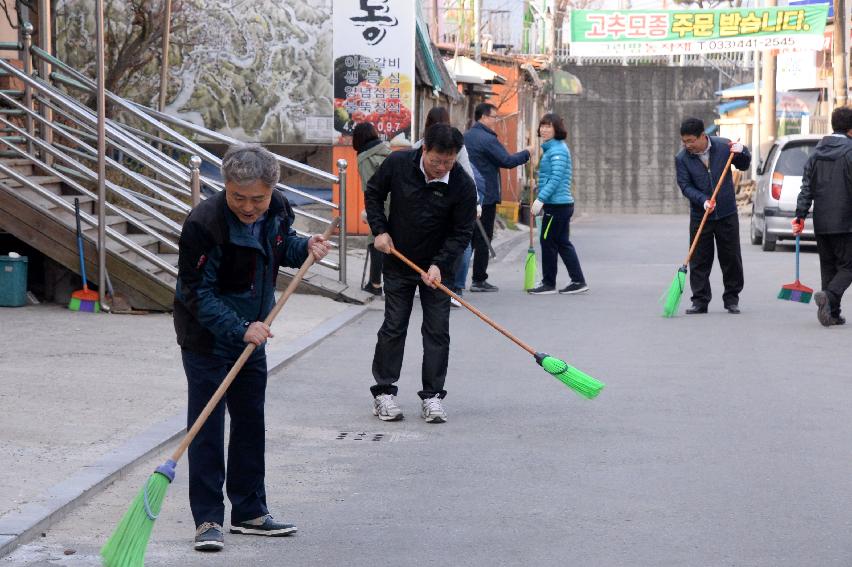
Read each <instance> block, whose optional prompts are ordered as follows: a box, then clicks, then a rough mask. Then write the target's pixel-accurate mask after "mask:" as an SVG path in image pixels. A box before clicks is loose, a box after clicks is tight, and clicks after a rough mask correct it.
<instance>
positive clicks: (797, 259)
mask: <svg viewBox="0 0 852 567" xmlns="http://www.w3.org/2000/svg"><path fill="white" fill-rule="evenodd" d="M799 240H801V236H800V235H798V234H797V235H796V283H799Z"/></svg>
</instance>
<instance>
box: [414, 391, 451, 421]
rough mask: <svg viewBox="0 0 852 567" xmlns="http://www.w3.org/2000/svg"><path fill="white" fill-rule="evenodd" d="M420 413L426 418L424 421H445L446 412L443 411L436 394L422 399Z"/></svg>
mask: <svg viewBox="0 0 852 567" xmlns="http://www.w3.org/2000/svg"><path fill="white" fill-rule="evenodd" d="M420 415H421V417H422V418H423V419H425V420H426V423H444V422H445V421H447V412H445V411H444V406H443V404H442V403H441V398H439V397H438V396H435V397H434V398H426V399H425V400H423V410H422V411H421V412H420Z"/></svg>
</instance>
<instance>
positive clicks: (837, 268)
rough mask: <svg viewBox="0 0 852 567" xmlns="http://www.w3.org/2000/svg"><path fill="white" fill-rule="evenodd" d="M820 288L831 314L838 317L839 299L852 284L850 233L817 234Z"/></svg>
mask: <svg viewBox="0 0 852 567" xmlns="http://www.w3.org/2000/svg"><path fill="white" fill-rule="evenodd" d="M816 241H817V251H818V252H819V270H820V273H821V275H822V289H823V291H824V292H825V294H826V295H827V296H828V304H829V306H830V307H831V315H832V316H834V317H840V300H841V299H842V298H843V292H845V291H846V288H848V287H849V285H850V284H852V234H850V233H847V234H817V235H816Z"/></svg>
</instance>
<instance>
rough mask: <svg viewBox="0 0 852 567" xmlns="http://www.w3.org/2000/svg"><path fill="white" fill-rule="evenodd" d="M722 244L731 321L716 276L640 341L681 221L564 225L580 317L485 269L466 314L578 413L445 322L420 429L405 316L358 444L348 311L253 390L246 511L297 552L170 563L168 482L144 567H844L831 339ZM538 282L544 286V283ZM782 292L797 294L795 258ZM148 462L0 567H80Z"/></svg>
mask: <svg viewBox="0 0 852 567" xmlns="http://www.w3.org/2000/svg"><path fill="white" fill-rule="evenodd" d="M742 225H743V227H742V234H743V243H744V244H743V255H744V262H745V268H746V288H745V291H744V293H743V294H742V297H741V301H740V305H741V307H742V310H743V313H742V314H741V315H730V314H728V313H727V312H725V311H724V310H723V309H722V305H721V283H720V277H719V272H718V266H717V267H715V268H714V272H713V284H714V293H715V294H716V297H715V298H714V301H713V302H712V303H711V305H710V311H711V312H710V313H709V314H707V315H699V316H685V315H682V314H681V315H680V316H678V317H676V318H674V319H663V318H662V317H661V307H660V305H659V304H658V299H659V297H660V295H661V294H662V293H663V291H664V290H665V289H666V288H667V286H668V284H669V282H670V281H671V278H672V277H673V276H674V273H675V271H676V269H677V267H678V265H679V264H680V262H682V259H683V256H684V255H685V252H686V249H687V236H688V222H687V219H686V216H685V215H684V216H682V217H675V216H597V215H595V216H589V217H583V218H580V219H578V220H577V222H576V223H574V224H573V225H572V228H573V239H574V241H575V243H576V245H577V247H578V250H579V253H580V259H581V262H582V264H583V268H584V270H585V272H586V276H587V280H588V283H589V285H590V287H591V291H590V292H589V293H587V294H584V295H579V296H560V295H552V296H539V297H532V296H527V295H526V294H525V293H523V292H522V291H521V289H520V287H521V284H522V282H523V274H522V270H523V258H524V256H525V254H526V244H524V243H523V242H521V243H520V244H519V245H518V247H517V248H515V249H513V250H511V251H510V252H509V253H508V254H507V255H506V256H504V257H503V258H502V259H501V260H500V261H499V262H497V263H496V264H494V265H493V268H492V270H491V273H492V276H491V280H492V281H493V282H494V283H496V284H498V285H499V286H500V287H501V291H500V292H499V293H496V294H468V295H467V297H469V298H470V299H471V300H472V301H473V302H474V303H475V304H476V305H477V307H479V308H480V309H482V310H483V311H484V312H485V313H487V314H489V315H490V316H492V317H493V318H494V319H495V320H497V321H498V322H501V323H502V324H504V325H505V326H506V327H508V328H509V329H510V330H511V331H513V332H514V333H516V334H517V335H518V336H519V337H520V338H521V339H523V340H524V341H526V342H528V343H530V344H532V345H533V346H534V347H535V348H537V349H540V350H544V351H548V352H550V353H552V354H554V355H557V356H560V357H562V358H564V359H566V360H568V361H569V362H570V363H571V364H573V365H575V366H577V367H579V368H581V369H583V370H585V371H587V372H589V373H590V374H592V375H594V376H596V377H598V378H599V379H601V380H603V381H604V382H606V384H607V387H606V389H605V390H604V391H603V393H602V394H601V395H600V397H599V398H597V399H596V400H593V401H589V400H585V399H583V398H581V397H579V396H578V395H576V394H575V393H573V392H572V391H570V390H569V389H567V388H566V387H565V386H563V385H562V384H561V383H559V382H558V381H556V380H554V379H553V378H551V377H550V376H548V375H547V374H546V373H544V372H543V371H542V370H541V369H540V368H539V367H538V366H537V365H536V364H535V362H534V361H533V359H532V358H531V357H530V356H529V355H527V354H526V353H525V352H524V351H523V350H521V349H520V348H518V347H517V346H515V345H514V344H512V343H511V342H509V341H508V340H507V339H505V338H504V337H502V336H501V335H499V334H497V333H496V332H495V331H493V330H491V329H490V328H489V327H486V326H485V325H484V324H483V323H481V322H480V321H479V320H478V319H476V318H475V317H474V316H473V315H471V314H470V313H467V312H464V311H454V312H453V314H452V351H451V361H450V371H449V376H448V379H447V389H448V391H449V395H448V397H447V399H446V407H447V411H448V413H449V421H448V423H446V424H442V425H429V424H426V423H424V422H423V421H422V420H421V419H420V417H419V401H418V399H417V397H416V391H417V390H418V387H419V368H420V353H421V350H420V346H419V344H420V339H419V332H418V330H419V323H420V316H419V310H418V311H417V312H416V313H415V315H414V317H413V318H412V323H411V329H412V331H413V332H412V333H411V334H410V335H409V341H408V345H407V352H406V361H405V367H404V372H403V374H404V375H403V378H402V379H401V381H400V402H401V404H402V407H403V410H404V411H405V413H406V419H405V420H404V421H402V422H398V423H383V422H380V421H378V420H376V419H375V418H374V417H373V416H372V414H371V412H370V396H369V391H368V387H369V385H370V384H371V375H370V362H371V358H372V352H373V347H374V344H375V333H376V331H377V330H378V327H379V325H380V324H381V312H380V311H370V312H369V313H368V314H367V315H366V316H365V317H363V318H362V319H360V320H359V321H357V322H356V323H354V324H352V325H350V326H349V327H347V328H345V329H343V330H341V331H339V332H338V333H337V334H335V335H334V336H332V337H330V338H329V339H327V340H326V341H325V342H323V343H322V344H321V345H320V346H319V347H318V348H316V349H315V350H313V351H311V352H310V353H308V354H306V355H305V356H304V357H302V358H301V359H299V360H298V361H296V362H295V363H294V364H292V365H291V366H289V367H287V368H285V369H284V370H283V372H281V373H279V375H277V376H275V377H274V380H272V381H271V383H270V386H269V391H268V401H267V408H268V410H267V411H268V419H267V421H268V438H267V439H268V441H267V453H268V462H267V476H268V478H267V487H268V493H269V501H270V507H271V508H272V510H273V512H275V513H276V515H277V516H278V517H279V518H281V519H284V520H287V521H293V522H295V523H297V524H298V526H299V528H300V532H299V534H298V535H296V536H294V537H291V538H286V539H263V538H252V537H250V536H234V535H230V534H228V535H226V549H225V551H224V552H222V553H220V554H217V555H202V554H199V553H196V552H193V551H192V550H191V538H192V535H193V529H192V521H191V517H190V515H189V512H188V505H187V497H186V493H187V486H186V474H185V472H186V464H185V462H183V463H181V465H180V466H179V468H178V475H179V476H178V479H177V480H176V481H175V483H174V485H173V486H172V488H171V491H170V494H169V495H168V497H167V499H166V504H165V510H164V512H163V514H162V516H161V519H160V520H158V522H157V525H156V526H155V529H154V534H153V537H152V542H151V544H150V547H149V553H148V556H147V559H146V565H150V566H166V565H189V566H211V565H216V566H219V565H290V566H309V565H317V566H319V565H322V566H367V565H395V566H409V565H410V566H415V565H416V566H422V565H447V566H462V565H464V566H466V567H474V566H482V567H486V566H487V567H494V566H504V565H505V566H516V565H519V566H526V565H535V566H566V565H570V566H595V567H620V566H654V567H657V566H707V567H718V566H750V567H757V566H760V567H778V566H790V567H803V566H820V567H821V566H833V565H852V530H850V527H851V525H852V511H850V506H849V501H850V495H852V474H850V456H849V452H850V451H849V448H850V441H852V420H850V419H849V408H850V407H852V375H850V371H849V369H850V366H852V349H850V343H852V340H850V339H852V328H850V326H847V327H833V328H829V329H825V328H823V327H821V326H820V325H819V324H818V322H817V320H816V315H815V313H816V308H815V306H814V305H813V303H812V304H810V305H802V304H794V303H791V302H784V301H779V300H777V299H775V296H776V294H777V293H778V290H779V289H780V287H781V285H782V284H784V283H789V282H790V281H791V280H792V279H793V254H792V252H791V250H792V248H790V247H785V246H783V245H782V246H779V250H778V251H776V252H773V253H766V252H761V251H760V250H759V249H758V247H753V246H750V245H748V244H747V240H746V228H747V219H746V220H744V221H743V222H742ZM559 277H560V279H559V282H558V283H559V285H560V286H562V285H565V284H566V283H567V276H566V275H565V271H564V267H562V266H560V274H559ZM802 279H803V281H804V282H805V283H806V284H809V285H811V286H812V287H818V267H817V258H816V254H814V253H813V251H812V249H806V252H805V253H804V254H803V275H802ZM688 299H689V298H688V296H686V297H685V298H684V301H683V304H682V306H681V313H682V311H683V309H684V308H685V307H686V306H687V305H688V303H689V301H688ZM848 301H850V302H852V299H848ZM344 433H345V434H346V435H342V434H344ZM163 458H165V456H163V457H159V458H157V459H155V460H152V461H151V463H149V464H147V465H145V466H144V467H140V468H139V470H137V471H135V472H134V473H132V474H130V475H129V476H128V478H127V479H125V480H123V481H120V482H117V483H116V484H114V485H113V486H111V487H110V488H109V489H107V490H106V491H105V492H104V493H103V494H101V495H99V496H97V497H96V498H95V499H93V501H92V502H91V503H90V504H88V505H86V506H84V507H82V508H80V509H79V510H77V511H75V512H74V513H73V514H72V515H71V516H70V517H69V518H67V519H66V520H64V521H62V522H61V523H60V524H58V525H57V526H56V527H55V528H53V529H51V531H50V532H48V533H47V534H46V537H44V538H42V539H41V540H39V541H38V542H35V543H33V544H30V545H28V546H25V547H24V548H21V549H19V550H18V551H16V552H15V554H13V555H12V556H10V557H8V558H5V559H4V560H2V561H0V565H3V566H5V565H26V566H36V565H39V566H47V565H51V566H52V565H97V564H98V562H97V560H96V553H97V549H98V547H99V545H100V544H101V543H103V541H104V540H105V538H106V537H107V535H108V534H109V533H110V532H111V530H112V528H113V527H114V526H115V524H116V522H117V521H118V519H119V517H120V516H121V514H122V513H123V511H124V509H125V508H126V506H127V505H128V503H129V502H130V500H131V499H132V497H133V495H134V494H135V492H136V490H138V487H140V486H141V485H142V482H143V481H144V478H145V476H146V475H147V473H148V471H150V469H151V468H152V467H153V466H155V465H156V464H158V463H159V462H160V461H162V460H163ZM65 549H68V550H73V551H74V552H75V553H74V554H73V555H67V556H66V555H63V551H64V550H65Z"/></svg>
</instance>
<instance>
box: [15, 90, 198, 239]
mask: <svg viewBox="0 0 852 567" xmlns="http://www.w3.org/2000/svg"><path fill="white" fill-rule="evenodd" d="M0 99H2V100H5V101H6V102H7V103H11V104H15V105H18V106H21V108H23V106H22V105H20V104H19V103H18V102H17V101H14V100H12V99H10V98H9V97H7V96H6V95H4V94H2V93H0ZM23 110H24V111H25V112H27V113H28V114H30V113H31V114H32V117H33V118H35V119H36V120H38V121H40V122H42V123H43V124H44V125H45V126H47V127H48V128H52V129H53V130H59V133H60V135H61V136H63V137H65V138H67V139H68V140H70V141H72V142H73V143H75V144H77V145H79V146H82V147H84V148H88V149H89V150H90V153H91V150H92V148H91V147H90V146H89V145H88V144H86V143H84V142H83V141H82V140H80V139H79V138H77V137H76V136H73V135H71V134H68V133H67V132H63V131H62V128H61V126H59V125H57V124H56V123H54V122H48V121H47V120H46V119H45V118H44V117H43V116H41V115H40V114H38V113H35V112H33V111H31V110H29V109H26V108H23ZM0 120H2V122H3V124H4V125H5V126H7V127H9V128H12V129H13V130H15V131H16V132H17V133H19V134H21V135H25V136H26V137H28V138H30V140H29V141H30V143H33V144H34V145H37V146H39V148H41V149H43V150H44V151H46V152H48V153H52V150H51V148H54V147H57V146H60V145H59V144H56V143H55V142H54V144H53V145H50V144H47V143H45V142H44V141H42V140H39V139H38V138H36V137H35V136H32V137H30V135H29V134H28V133H26V132H23V131H22V130H20V129H19V128H17V127H15V125H14V124H12V123H11V122H9V121H8V120H6V119H4V118H2V117H0ZM60 147H61V146H60ZM56 157H60V159H63V161H66V163H68V164H69V165H71V166H72V167H81V168H82V164H80V163H79V162H78V161H75V160H69V159H68V158H67V157H65V156H61V155H60V156H56ZM107 161H108V163H110V165H113V166H114V167H116V168H118V169H119V170H120V171H121V172H122V173H124V174H125V175H128V176H131V177H133V178H134V179H135V180H136V181H137V182H140V184H142V185H143V186H145V187H146V188H148V189H151V190H153V191H155V192H156V193H157V194H159V195H162V196H166V197H167V200H168V201H170V202H172V203H173V204H176V205H177V206H182V207H183V208H184V210H185V211H186V212H188V211H189V206H188V205H186V204H185V203H183V202H181V201H180V200H178V199H175V198H174V197H172V196H171V195H169V194H168V193H165V192H163V191H159V190H157V188H156V187H153V188H152V187H151V186H149V185H147V184H145V183H144V182H142V181H140V180H138V179H136V175H137V174H136V173H135V172H133V171H131V170H129V169H127V168H126V167H124V166H123V165H121V164H119V163H118V162H116V161H115V160H113V159H112V158H107ZM84 173H87V174H88V175H90V176H94V178H95V179H97V174H96V173H94V172H92V171H87V172H84ZM108 183H109V182H108ZM109 185H110V187H111V188H112V189H113V190H114V191H115V192H116V193H118V194H119V195H121V196H122V197H124V198H126V199H128V200H129V201H130V202H132V203H134V204H135V205H137V206H138V207H139V208H141V209H142V210H144V211H145V212H146V213H148V214H150V215H152V216H154V217H155V218H156V219H157V220H158V221H160V222H163V223H165V224H166V225H167V226H168V227H169V228H171V229H172V231H173V232H175V233H176V234H180V230H181V227H180V225H179V224H177V223H175V222H174V221H172V220H171V219H170V218H168V217H166V216H165V215H163V214H161V213H160V212H159V211H157V210H156V209H152V208H150V207H148V206H147V205H144V204H142V203H139V202H136V201H135V200H134V199H133V198H132V197H131V196H129V195H126V194H125V190H124V188H120V187H118V186H117V185H115V184H111V183H109Z"/></svg>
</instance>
